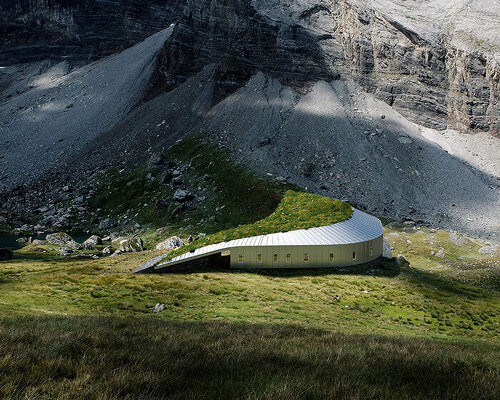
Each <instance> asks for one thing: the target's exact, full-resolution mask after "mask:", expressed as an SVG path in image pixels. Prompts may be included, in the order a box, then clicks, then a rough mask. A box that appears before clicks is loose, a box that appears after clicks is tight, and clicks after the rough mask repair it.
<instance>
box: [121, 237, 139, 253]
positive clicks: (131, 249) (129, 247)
mask: <svg viewBox="0 0 500 400" xmlns="http://www.w3.org/2000/svg"><path fill="white" fill-rule="evenodd" d="M143 250H144V247H143V243H142V239H141V238H131V239H124V240H121V241H120V248H119V249H118V251H119V252H120V253H135V252H137V251H143Z"/></svg>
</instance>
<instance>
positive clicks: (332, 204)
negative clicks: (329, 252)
mask: <svg viewBox="0 0 500 400" xmlns="http://www.w3.org/2000/svg"><path fill="white" fill-rule="evenodd" d="M351 216H352V207H351V206H350V205H349V204H347V203H345V202H343V201H340V200H336V199H331V198H329V197H323V196H318V195H316V194H313V193H302V192H296V191H293V190H287V191H286V192H285V195H284V196H283V199H282V200H281V202H280V203H279V205H278V207H277V208H276V210H275V211H274V212H273V213H272V214H271V215H269V216H268V217H266V218H264V219H261V220H260V221H257V222H254V223H252V224H247V225H243V226H238V227H236V228H231V229H226V230H224V231H222V232H218V233H215V234H213V235H210V236H207V237H204V238H202V239H200V240H197V241H196V242H193V243H190V244H189V245H187V246H182V247H180V248H178V249H177V250H174V251H172V252H171V253H170V254H169V255H168V256H167V257H166V260H170V259H172V258H173V257H176V256H179V255H181V254H184V253H187V252H189V251H191V250H194V249H197V248H199V247H203V246H207V245H209V244H215V243H221V242H227V241H229V240H234V239H241V238H245V237H250V236H257V235H267V234H269V233H277V232H288V231H292V230H296V229H308V228H314V227H318V226H325V225H331V224H335V223H337V222H342V221H345V220H346V219H349V218H351Z"/></svg>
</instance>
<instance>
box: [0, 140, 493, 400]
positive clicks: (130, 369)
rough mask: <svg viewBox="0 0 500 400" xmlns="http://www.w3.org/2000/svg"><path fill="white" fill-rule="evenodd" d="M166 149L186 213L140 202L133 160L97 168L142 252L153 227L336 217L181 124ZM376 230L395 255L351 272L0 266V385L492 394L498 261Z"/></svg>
mask: <svg viewBox="0 0 500 400" xmlns="http://www.w3.org/2000/svg"><path fill="white" fill-rule="evenodd" d="M167 156H168V158H169V159H173V160H175V161H176V162H177V163H178V165H179V166H181V167H183V168H185V170H184V171H185V172H184V173H183V179H184V180H185V182H186V186H187V187H188V188H190V189H191V190H194V188H196V190H198V191H199V194H200V195H202V194H203V195H204V194H207V199H206V201H204V202H201V201H200V202H198V203H196V207H197V208H196V209H193V210H190V211H186V213H185V214H181V215H176V216H173V215H172V214H171V210H170V209H167V210H155V209H154V206H153V205H152V203H151V199H152V198H158V197H164V198H167V196H171V195H172V188H171V187H170V186H168V185H162V184H160V183H159V182H160V179H159V178H160V174H161V172H158V171H157V172H154V171H153V172H152V173H151V174H152V175H151V177H150V178H147V174H149V173H150V172H148V170H146V169H141V170H135V171H128V172H127V171H122V172H120V171H117V172H116V174H117V175H110V176H109V177H108V178H109V179H104V180H103V181H102V182H101V186H100V191H99V193H98V194H97V196H96V197H95V199H94V200H93V201H95V207H97V206H99V207H101V208H102V213H103V216H106V215H112V216H113V217H117V216H120V215H124V214H125V215H129V216H131V217H130V218H132V217H133V216H134V215H136V214H137V215H138V218H139V219H138V220H139V221H140V222H141V224H144V226H145V227H146V229H147V231H146V232H143V233H142V234H141V237H143V239H144V240H145V243H146V247H147V248H150V249H151V248H154V245H155V244H156V243H157V242H158V241H159V240H161V239H163V238H164V236H166V235H170V234H182V235H183V236H184V237H185V236H187V235H188V234H194V233H196V232H200V231H201V230H202V229H203V231H205V232H207V233H208V236H207V237H205V238H203V239H201V240H199V241H196V242H195V243H194V244H192V245H190V246H186V247H183V248H182V250H180V251H188V250H190V249H191V248H193V247H194V246H202V245H205V244H208V243H214V242H216V241H224V240H230V239H234V238H237V237H242V236H252V235H258V234H265V233H271V232H276V231H286V230H290V229H299V228H307V227H311V226H319V225H327V224H331V223H335V222H339V221H341V220H344V219H346V218H349V217H350V216H351V213H352V208H351V207H350V206H349V205H347V204H346V203H343V202H340V201H337V200H332V199H327V198H324V197H320V196H316V195H312V194H307V193H300V192H297V191H291V190H289V191H286V190H287V189H290V187H288V186H287V185H282V184H278V183H276V182H270V181H267V180H263V179H261V178H259V177H256V176H254V175H252V174H250V173H248V172H247V171H246V170H245V169H244V168H243V167H241V166H237V165H234V164H231V163H228V161H227V159H225V158H224V155H223V153H221V152H220V150H217V149H215V148H214V147H213V146H212V147H210V146H209V145H207V144H204V143H203V142H202V141H200V140H199V139H198V138H196V137H187V138H186V139H185V140H183V141H181V142H179V143H177V144H176V145H175V146H174V147H173V148H171V149H170V150H169V151H168V153H167ZM155 174H156V175H155ZM205 174H208V175H209V176H210V179H209V180H206V179H204V178H203V176H204V175H205ZM151 178H153V179H151ZM235 182H238V184H239V186H238V188H239V191H235V190H234V187H235ZM280 201H281V203H280ZM273 210H274V212H273ZM113 213H115V214H113ZM215 215H216V216H217V218H216V219H212V220H209V219H208V218H209V217H210V216H215ZM202 221H205V222H202ZM165 224H169V225H168V227H167V228H165ZM240 225H241V226H240ZM157 226H161V227H162V228H163V229H162V230H161V231H156V230H155V228H156V227H157ZM391 226H392V225H391ZM159 232H160V233H159ZM384 236H385V237H386V238H387V239H388V241H389V242H390V243H391V245H392V246H394V248H395V249H394V254H401V255H402V257H399V258H398V259H397V260H396V259H393V260H377V261H376V262H374V263H372V264H369V265H361V266H356V267H351V268H334V269H320V270H319V269H310V270H309V269H308V270H294V271H286V270H267V271H266V270H260V271H259V270H244V271H239V270H229V269H222V268H218V267H217V266H211V267H205V268H203V267H198V268H192V269H189V270H185V271H179V270H175V271H174V270H173V271H172V272H170V273H166V274H133V273H132V272H133V271H134V270H135V269H136V268H137V267H138V266H139V265H141V264H142V263H143V262H145V261H147V260H148V259H151V258H152V257H154V256H157V255H160V254H161V253H160V252H157V251H152V250H148V251H145V252H141V253H129V254H124V255H121V256H119V257H107V258H100V259H82V258H70V257H66V258H62V259H61V258H60V259H53V258H50V257H48V258H45V259H43V258H41V257H38V258H33V259H14V260H11V261H6V262H1V263H0V398H2V399H3V398H6V399H9V398H12V399H24V398H26V399H68V398H76V399H164V398H169V399H200V398H201V399H236V398H238V399H256V400H257V399H276V398H278V399H324V398H334V399H340V400H343V399H346V400H347V399H405V400H406V399H435V398H436V399H497V398H500V384H499V382H500V379H499V378H500V376H499V375H500V363H499V360H500V341H499V339H498V338H499V337H500V312H499V310H500V295H499V293H500V292H499V291H500V259H498V258H495V256H489V257H488V256H485V255H482V254H479V253H478V249H479V248H480V247H481V246H483V245H484V244H483V243H481V242H479V241H475V240H471V239H468V238H465V237H461V236H459V235H457V234H451V233H448V232H444V231H435V230H429V229H426V228H415V227H408V226H400V227H398V226H393V227H392V228H389V227H388V226H386V227H385V229H384ZM29 251H30V246H27V247H26V248H25V253H26V252H29ZM180 251H178V252H176V253H173V254H172V256H173V255H176V254H180ZM18 254H20V253H18ZM436 254H439V255H441V256H442V257H438V256H437V255H436ZM156 303H163V304H165V306H166V309H165V310H164V311H162V312H159V313H155V312H153V311H151V310H150V307H151V306H154V305H155V304H156Z"/></svg>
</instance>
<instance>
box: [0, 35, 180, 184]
mask: <svg viewBox="0 0 500 400" xmlns="http://www.w3.org/2000/svg"><path fill="white" fill-rule="evenodd" d="M172 30H173V26H171V27H170V28H168V29H165V30H163V31H160V32H159V33H156V34H155V35H153V36H151V37H150V38H148V39H147V40H145V41H144V42H142V43H140V44H138V45H136V46H134V47H132V48H129V49H127V50H125V51H123V52H122V53H119V54H116V55H113V56H109V57H107V58H105V59H102V60H99V61H96V62H94V63H91V64H89V65H87V66H85V67H82V68H80V69H77V70H75V71H73V72H71V73H69V74H67V75H65V74H64V72H62V73H58V72H57V71H53V72H54V73H53V74H50V73H47V74H44V75H41V76H40V77H39V79H38V80H36V81H34V82H33V85H32V88H31V89H30V90H29V91H27V92H25V93H22V94H20V95H18V96H14V97H12V98H11V99H9V100H7V101H6V102H4V103H2V104H1V105H0V121H1V122H2V124H1V125H0V165H1V176H0V182H1V183H2V190H6V189H8V188H10V187H12V186H15V185H17V184H22V183H24V182H26V181H28V180H29V179H30V178H31V179H33V178H34V179H38V178H39V177H40V176H41V175H42V174H43V173H44V171H46V170H47V169H49V168H53V167H55V168H57V167H58V166H60V163H61V161H62V160H63V159H65V158H66V157H67V156H68V155H70V154H72V153H74V152H77V151H78V150H80V149H81V148H82V147H84V145H85V144H86V143H89V142H91V141H93V140H95V139H96V137H98V136H99V135H100V134H101V133H103V132H106V131H108V130H109V129H111V128H112V127H113V126H114V125H115V124H116V123H117V122H119V121H121V120H122V118H123V117H124V116H125V115H126V114H127V113H128V112H129V111H130V110H131V109H132V108H133V107H134V106H135V105H136V104H137V102H138V101H139V100H140V99H141V98H142V96H143V95H144V93H145V91H146V90H147V89H148V88H149V86H148V85H149V81H150V78H151V75H152V73H153V71H154V69H155V66H156V61H157V54H158V51H159V50H160V48H161V47H162V46H163V44H164V42H165V40H167V39H168V37H169V36H170V34H171V33H172ZM59 72H60V71H59Z"/></svg>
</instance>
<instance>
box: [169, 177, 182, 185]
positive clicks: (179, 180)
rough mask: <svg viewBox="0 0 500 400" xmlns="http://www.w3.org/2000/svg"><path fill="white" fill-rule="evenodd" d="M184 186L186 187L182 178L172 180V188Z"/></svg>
mask: <svg viewBox="0 0 500 400" xmlns="http://www.w3.org/2000/svg"><path fill="white" fill-rule="evenodd" d="M182 185H184V181H183V180H182V178H181V177H179V176H177V177H175V178H174V179H172V186H174V187H180V186H182Z"/></svg>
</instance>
